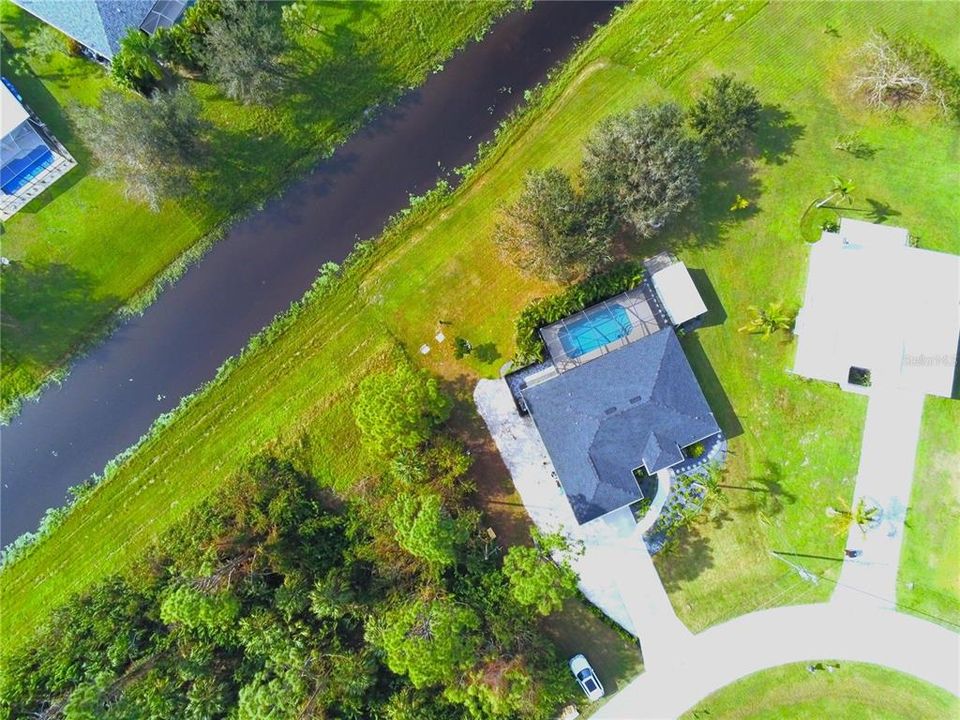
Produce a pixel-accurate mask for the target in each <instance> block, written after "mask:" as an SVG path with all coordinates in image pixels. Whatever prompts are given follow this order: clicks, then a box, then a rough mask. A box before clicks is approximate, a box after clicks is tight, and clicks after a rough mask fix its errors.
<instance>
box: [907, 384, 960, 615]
mask: <svg viewBox="0 0 960 720" xmlns="http://www.w3.org/2000/svg"><path fill="white" fill-rule="evenodd" d="M958 428H960V402H958V401H957V400H947V399H944V398H934V397H930V398H927V402H926V405H925V407H924V414H923V425H922V428H921V434H920V445H919V448H918V450H917V465H916V469H915V471H914V475H913V495H912V497H911V498H910V508H909V510H908V511H907V529H906V534H905V536H904V542H903V550H902V552H901V555H900V574H899V577H898V578H897V580H898V582H897V602H898V603H899V604H900V606H901V607H903V608H904V609H907V610H909V611H912V612H916V613H918V614H920V615H921V616H923V617H926V618H927V619H935V620H938V621H939V622H942V623H945V624H948V626H949V627H952V629H954V630H956V629H957V628H958V627H960V530H958V528H960V432H958Z"/></svg>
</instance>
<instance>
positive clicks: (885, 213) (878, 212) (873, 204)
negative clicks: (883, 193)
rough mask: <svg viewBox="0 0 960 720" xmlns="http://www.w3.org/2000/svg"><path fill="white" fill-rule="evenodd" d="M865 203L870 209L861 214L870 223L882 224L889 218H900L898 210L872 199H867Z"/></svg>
mask: <svg viewBox="0 0 960 720" xmlns="http://www.w3.org/2000/svg"><path fill="white" fill-rule="evenodd" d="M866 202H867V205H869V206H870V207H869V209H866V210H863V213H864V214H865V215H866V216H867V219H869V220H870V222H872V223H884V222H886V221H887V220H888V219H889V218H892V217H899V216H900V212H899V211H898V210H895V209H894V208H892V207H891V206H890V205H888V204H887V203H885V202H881V201H880V200H874V199H873V198H867V200H866Z"/></svg>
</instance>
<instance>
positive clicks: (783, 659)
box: [594, 602, 960, 720]
mask: <svg viewBox="0 0 960 720" xmlns="http://www.w3.org/2000/svg"><path fill="white" fill-rule="evenodd" d="M808 660H814V661H815V660H840V661H847V662H869V663H875V664H878V665H883V666H886V667H889V668H893V669H894V670H899V671H900V672H904V673H908V674H910V675H913V676H915V677H918V678H920V679H921V680H925V681H927V682H929V683H932V684H933V685H936V686H938V687H941V688H943V689H944V690H947V691H949V692H952V693H954V694H960V687H958V685H960V641H958V636H957V634H956V633H953V632H951V631H949V630H947V629H946V628H942V627H940V626H939V625H935V624H933V623H929V622H926V621H924V620H920V619H918V618H915V617H912V616H910V615H905V614H902V613H897V612H894V611H891V610H880V609H869V608H864V609H861V610H859V611H857V612H853V611H852V608H850V607H845V606H843V605H840V604H837V603H833V602H831V603H826V604H818V605H797V606H793V607H783V608H777V609H775V610H765V611H762V612H756V613H750V614H749V615H744V616H741V617H738V618H736V619H734V620H731V621H729V622H726V623H723V624H721V625H716V626H714V627H712V628H710V629H709V630H706V631H704V632H702V633H700V634H698V635H695V636H694V637H693V639H692V641H691V642H690V644H689V645H688V647H687V652H686V653H685V655H684V657H683V658H679V659H678V660H677V661H676V662H672V663H666V664H660V665H654V666H646V665H645V670H644V672H643V674H642V675H640V676H639V677H638V678H637V679H635V680H634V681H633V682H631V683H630V684H629V685H627V686H626V687H625V688H623V689H622V690H621V691H620V692H618V693H617V694H616V695H614V696H613V697H612V698H610V700H609V701H608V702H607V704H606V705H604V706H603V707H602V708H600V710H599V711H598V712H597V714H596V715H595V716H594V717H597V718H617V719H629V720H640V719H647V718H653V719H657V720H659V719H660V718H676V717H678V716H679V715H682V714H683V713H684V712H686V711H687V710H689V709H690V708H691V707H693V706H695V705H696V704H697V703H698V702H700V701H701V700H702V699H704V698H705V697H707V696H708V695H710V694H711V693H713V692H716V691H717V690H719V689H721V688H723V687H725V686H727V685H729V684H730V683H732V682H735V681H736V680H738V679H740V678H742V677H744V676H746V675H750V674H751V673H755V672H758V671H760V670H764V669H766V668H770V667H776V666H778V665H783V664H785V663H792V662H804V661H808Z"/></svg>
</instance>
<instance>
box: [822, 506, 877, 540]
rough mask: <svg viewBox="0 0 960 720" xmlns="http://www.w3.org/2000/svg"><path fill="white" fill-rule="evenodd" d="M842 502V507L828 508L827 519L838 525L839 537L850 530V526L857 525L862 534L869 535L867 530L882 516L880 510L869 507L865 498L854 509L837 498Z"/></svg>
mask: <svg viewBox="0 0 960 720" xmlns="http://www.w3.org/2000/svg"><path fill="white" fill-rule="evenodd" d="M837 499H838V500H839V501H840V507H828V508H827V511H826V514H827V517H829V518H832V519H833V521H834V524H835V525H836V530H837V535H843V534H845V533H846V532H847V530H848V529H849V528H850V524H851V523H853V524H855V525H856V526H857V527H858V528H860V532H862V533H863V534H864V535H866V534H867V528H869V527H870V525H871V524H872V523H873V522H875V521H876V520H877V518H878V517H879V516H880V508H878V507H876V506H875V505H867V501H866V500H864V499H863V498H860V499H859V500H857V504H856V505H854V506H853V507H850V506H849V505H847V503H846V501H845V500H844V499H843V498H837Z"/></svg>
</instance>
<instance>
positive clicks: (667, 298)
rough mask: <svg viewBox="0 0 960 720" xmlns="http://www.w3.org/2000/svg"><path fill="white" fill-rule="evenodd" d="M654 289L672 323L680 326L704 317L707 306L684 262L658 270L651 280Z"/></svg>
mask: <svg viewBox="0 0 960 720" xmlns="http://www.w3.org/2000/svg"><path fill="white" fill-rule="evenodd" d="M651 279H652V280H653V287H654V289H655V290H656V291H657V295H658V296H659V297H660V302H662V303H663V309H664V310H666V311H667V315H669V316H670V322H672V323H673V324H674V325H680V324H682V323H685V322H686V321H687V320H692V319H693V318H695V317H699V316H700V315H703V314H704V313H705V312H706V311H707V306H706V305H704V304H703V298H701V297H700V293H699V292H698V291H697V286H696V285H694V284H693V278H691V277H690V273H689V271H688V270H687V266H686V265H684V264H683V263H682V262H675V263H673V264H672V265H668V266H667V267H665V268H663V270H658V271H657V272H655V273H654V274H653V277H652V278H651Z"/></svg>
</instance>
